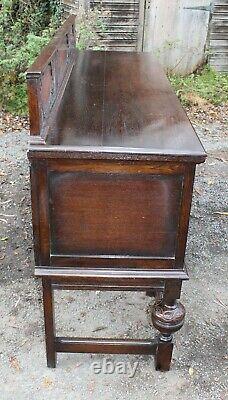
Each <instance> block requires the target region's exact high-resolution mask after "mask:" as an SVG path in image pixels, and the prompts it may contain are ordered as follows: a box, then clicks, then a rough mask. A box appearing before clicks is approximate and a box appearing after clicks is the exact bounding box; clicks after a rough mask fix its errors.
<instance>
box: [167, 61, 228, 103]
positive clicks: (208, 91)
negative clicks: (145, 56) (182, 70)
mask: <svg viewBox="0 0 228 400" xmlns="http://www.w3.org/2000/svg"><path fill="white" fill-rule="evenodd" d="M169 80H170V82H171V84H172V86H173V87H174V90H175V92H176V94H177V95H178V97H179V99H180V100H181V102H182V104H183V105H185V106H191V105H192V104H193V103H194V99H197V98H201V99H204V100H205V101H207V102H208V103H212V104H215V105H220V104H224V103H227V102H228V74H219V73H216V72H215V71H214V70H213V69H212V68H209V67H208V66H206V67H204V69H202V70H201V71H199V72H197V73H193V74H191V75H188V76H185V77H181V76H176V75H173V76H169Z"/></svg>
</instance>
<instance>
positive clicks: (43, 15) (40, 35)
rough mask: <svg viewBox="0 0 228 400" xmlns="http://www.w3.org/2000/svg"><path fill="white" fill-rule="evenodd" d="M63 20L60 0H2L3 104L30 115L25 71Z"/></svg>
mask: <svg viewBox="0 0 228 400" xmlns="http://www.w3.org/2000/svg"><path fill="white" fill-rule="evenodd" d="M60 19H61V6H60V0H24V1H20V0H2V2H1V8H0V86H1V92H0V105H1V107H2V108H3V109H5V110H6V111H9V112H13V113H17V114H26V112H27V95H26V84H25V71H26V70H27V68H28V67H29V66H30V65H31V64H32V63H33V61H34V59H35V58H36V57H37V55H38V54H39V52H40V50H41V48H42V47H43V46H44V45H45V44H47V42H48V41H49V39H50V37H51V36H52V34H53V32H54V30H55V29H56V27H57V26H58V25H59V22H60Z"/></svg>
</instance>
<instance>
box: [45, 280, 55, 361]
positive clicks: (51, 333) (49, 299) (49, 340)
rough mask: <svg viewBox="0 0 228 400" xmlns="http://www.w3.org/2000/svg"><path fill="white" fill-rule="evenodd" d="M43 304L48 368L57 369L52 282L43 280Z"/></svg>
mask: <svg viewBox="0 0 228 400" xmlns="http://www.w3.org/2000/svg"><path fill="white" fill-rule="evenodd" d="M42 284H43V303H44V324H45V340H46V356H47V366H48V367H49V368H55V367H56V351H55V321H54V298H53V289H52V286H51V282H50V281H49V280H47V279H43V282H42Z"/></svg>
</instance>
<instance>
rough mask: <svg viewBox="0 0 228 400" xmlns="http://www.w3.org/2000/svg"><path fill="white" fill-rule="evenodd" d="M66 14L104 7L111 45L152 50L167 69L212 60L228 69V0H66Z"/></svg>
mask: <svg viewBox="0 0 228 400" xmlns="http://www.w3.org/2000/svg"><path fill="white" fill-rule="evenodd" d="M62 1H63V3H64V7H65V11H66V13H69V12H70V10H73V12H74V13H75V12H77V9H78V8H79V7H80V6H81V7H84V8H85V7H86V6H87V7H90V8H94V7H101V8H102V10H104V21H105V25H106V30H105V33H103V44H104V46H105V48H106V49H112V50H126V51H142V50H143V51H152V52H153V53H154V54H155V55H156V57H158V58H159V60H160V62H161V63H162V64H163V66H164V67H165V68H166V70H167V71H172V72H174V73H179V74H183V75H184V74H189V73H191V72H193V71H194V70H195V69H197V67H198V66H200V65H201V64H203V63H204V61H205V60H206V58H207V57H208V58H209V63H210V65H211V66H213V67H214V68H215V69H216V70H218V71H223V72H224V71H226V72H228V0H62Z"/></svg>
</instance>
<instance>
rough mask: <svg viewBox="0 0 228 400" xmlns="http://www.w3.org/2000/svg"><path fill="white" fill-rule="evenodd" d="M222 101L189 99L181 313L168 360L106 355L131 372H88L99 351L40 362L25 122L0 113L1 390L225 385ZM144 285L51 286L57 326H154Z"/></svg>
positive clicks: (111, 396) (200, 391)
mask: <svg viewBox="0 0 228 400" xmlns="http://www.w3.org/2000/svg"><path fill="white" fill-rule="evenodd" d="M226 116H227V108H225V107H209V108H208V109H204V107H202V108H200V110H199V107H198V108H197V107H195V109H192V110H191V112H190V118H191V120H192V122H193V123H194V126H195V128H196V130H197V132H198V134H199V136H200V138H201V140H202V142H203V144H204V146H205V148H206V150H207V152H208V159H207V162H206V163H205V164H203V165H200V166H199V167H198V168H197V176H196V183H195V189H194V199H193V206H192V211H191V221H190V231H189V238H188V247H187V255H186V264H187V267H188V271H189V274H190V281H189V282H187V283H185V284H184V286H183V295H182V302H183V304H184V305H185V307H186V311H187V315H186V321H185V324H184V327H183V328H182V329H181V331H180V332H178V333H177V334H176V335H175V338H176V347H175V351H174V360H173V364H172V369H171V371H170V372H168V373H159V372H156V371H155V370H154V365H153V358H152V357H147V356H127V355H126V356H125V355H114V356H106V357H105V359H107V360H111V361H112V362H113V363H114V365H115V363H117V362H122V361H124V362H130V363H131V364H132V365H133V364H134V363H135V362H136V361H138V362H139V365H138V368H137V371H136V374H135V377H134V378H129V377H128V376H127V375H120V374H117V373H113V374H104V373H101V374H99V375H96V374H95V373H94V372H93V370H92V368H91V365H92V362H94V361H99V362H101V361H102V360H103V359H104V357H103V356H102V355H87V354H85V355H81V354H78V355H77V354H71V355H69V354H63V355H59V356H58V365H57V368H56V369H55V370H51V369H48V368H47V367H46V360H45V349H44V332H43V315H42V302H41V290H40V282H39V280H36V279H34V277H33V267H34V261H33V253H32V235H31V216H30V193H29V166H28V162H27V159H26V147H27V141H28V132H27V125H26V122H25V121H21V120H20V119H12V118H11V117H10V116H7V115H3V114H2V115H0V187H1V191H0V227H1V228H0V260H1V262H0V264H1V269H0V277H1V282H0V298H1V307H0V315H1V320H0V336H1V341H0V366H1V372H0V390H1V391H0V400H14V399H17V400H34V399H36V400H43V399H51V400H52V399H53V400H54V399H55V400H59V399H61V400H62V399H67V400H77V399H88V400H90V399H95V400H96V399H99V400H100V399H105V400H117V399H123V400H125V399H127V400H130V399H131V400H136V399H137V400H140V399H143V400H147V399H148V400H149V399H150V400H151V399H166V400H187V399H188V400H189V399H191V400H201V399H202V400H207V399H213V400H215V399H216V400H217V399H221V400H222V399H223V400H224V399H225V398H228V397H226V396H227V392H226V389H227V387H226V379H227V377H226V374H225V362H226V360H227V355H226V348H227V343H226V322H227V320H226V309H227V308H226V304H227V287H226V277H227V276H226V275H227V272H226V266H227V264H226V262H227V258H226V255H227V247H226V244H227V237H226V235H227V224H226V222H227V192H226V191H227V183H226V180H227V173H228V171H227V153H226V151H227V136H226V133H227V125H226V122H227V121H226ZM149 304H150V300H149V299H148V298H147V297H146V296H145V294H144V293H136V294H135V293H125V292H124V293H123V292H122V293H121V292H116V293H110V292H106V293H100V292H96V293H93V292H91V293H89V292H77V293H75V292H64V293H61V292H57V293H56V305H57V312H56V314H57V315H56V319H57V332H58V334H59V335H67V334H70V335H71V336H73V335H78V336H80V335H84V334H86V335H87V336H89V335H94V336H107V337H112V336H117V337H121V336H125V337H131V338H134V337H144V338H146V337H148V338H151V337H152V336H153V335H154V331H153V328H152V327H151V323H150V316H149V311H148V310H149Z"/></svg>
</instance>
